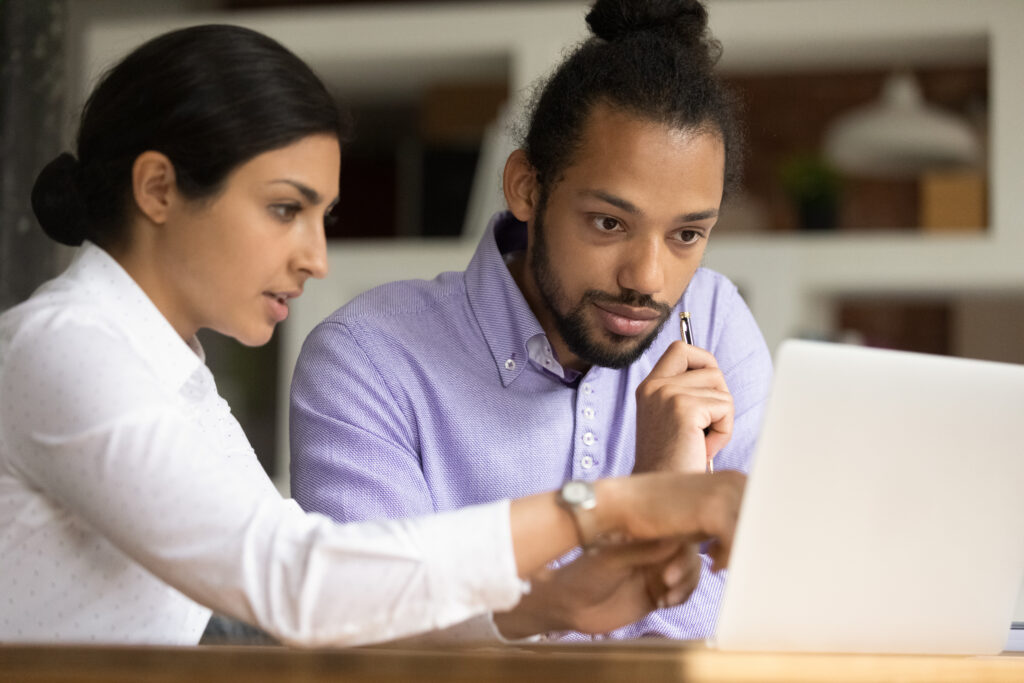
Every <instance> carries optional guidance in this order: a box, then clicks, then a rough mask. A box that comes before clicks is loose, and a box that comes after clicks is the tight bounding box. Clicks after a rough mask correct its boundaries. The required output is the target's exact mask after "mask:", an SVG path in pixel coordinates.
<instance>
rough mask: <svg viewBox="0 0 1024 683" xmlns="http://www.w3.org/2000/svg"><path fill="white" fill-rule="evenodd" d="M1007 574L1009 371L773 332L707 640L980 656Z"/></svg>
mask: <svg viewBox="0 0 1024 683" xmlns="http://www.w3.org/2000/svg"><path fill="white" fill-rule="evenodd" d="M1022 578H1024V366H1019V365H1009V364H1003V363H992V362H985V361H973V360H965V359H959V358H949V357H942V356H930V355H924V354H914V353H906V352H900V351H882V350H877V349H865V348H861V347H855V346H844V345H839V344H827V343H821V342H807V341H787V342H785V343H783V345H782V346H781V347H780V348H779V352H778V354H777V356H776V375H775V380H774V384H773V387H772V393H771V397H770V399H769V402H768V407H767V410H766V413H765V418H764V424H763V428H762V433H761V436H760V439H759V441H758V444H757V448H756V452H755V456H754V461H753V467H752V470H751V473H750V478H749V481H748V484H747V490H746V494H745V497H744V500H743V507H742V510H741V513H740V520H739V526H738V528H737V536H736V541H735V546H734V551H733V555H732V558H731V562H730V570H729V575H728V578H727V580H726V587H725V594H724V596H723V601H722V606H721V611H720V614H719V619H718V628H717V634H716V640H715V645H716V646H717V647H718V648H720V649H727V650H760V651H802V652H900V653H946V654H994V653H998V652H1000V651H1001V650H1002V649H1003V646H1004V645H1005V643H1006V641H1007V633H1008V632H1009V629H1010V623H1011V619H1012V613H1013V609H1014V605H1015V602H1016V598H1017V591H1018V588H1019V587H1020V585H1021V579H1022Z"/></svg>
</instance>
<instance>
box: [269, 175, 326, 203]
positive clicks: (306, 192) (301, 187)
mask: <svg viewBox="0 0 1024 683" xmlns="http://www.w3.org/2000/svg"><path fill="white" fill-rule="evenodd" d="M270 183H271V184H273V183H286V184H288V185H291V186H292V187H294V188H295V189H296V190H298V191H299V192H301V193H302V196H303V197H305V198H306V201H307V202H309V203H310V204H319V203H320V193H319V192H317V191H316V190H314V189H313V188H312V187H310V186H309V185H305V184H303V183H300V182H298V181H297V180H289V179H287V178H278V179H277V180H271V181H270Z"/></svg>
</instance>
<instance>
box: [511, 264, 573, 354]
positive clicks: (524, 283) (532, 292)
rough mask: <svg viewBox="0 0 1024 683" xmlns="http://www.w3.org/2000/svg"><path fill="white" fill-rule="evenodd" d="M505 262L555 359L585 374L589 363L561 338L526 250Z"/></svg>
mask: <svg viewBox="0 0 1024 683" xmlns="http://www.w3.org/2000/svg"><path fill="white" fill-rule="evenodd" d="M505 264H506V266H507V267H508V271H509V273H511V275H512V280H513V281H515V283H516V286H517V287H519V291H520V292H522V294H523V298H524V299H526V303H527V305H528V306H529V307H530V310H531V311H533V315H534V316H535V317H536V318H537V322H539V323H540V326H541V329H542V330H544V334H545V335H547V338H548V343H549V344H551V352H552V353H553V354H554V355H555V360H557V361H558V362H559V364H561V366H562V367H563V368H569V369H571V370H575V371H577V372H579V373H580V374H586V372H587V371H588V370H590V365H591V364H590V363H587V362H585V361H584V360H583V359H582V358H579V357H578V356H577V355H576V354H574V353H573V352H572V351H570V350H569V347H568V345H566V343H565V341H564V340H563V339H562V335H560V334H559V333H558V328H557V326H556V325H555V319H554V316H552V315H551V311H550V310H549V309H548V306H547V304H546V303H545V301H544V298H543V297H542V296H541V294H540V290H539V289H538V288H537V283H536V282H535V281H534V279H533V277H532V275H531V274H530V269H529V268H528V267H527V260H526V252H525V251H517V252H513V253H511V254H509V255H508V256H507V258H506V259H505Z"/></svg>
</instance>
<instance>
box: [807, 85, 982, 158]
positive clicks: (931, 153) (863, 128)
mask: <svg viewBox="0 0 1024 683" xmlns="http://www.w3.org/2000/svg"><path fill="white" fill-rule="evenodd" d="M824 150H825V157H826V158H827V159H828V160H829V162H831V163H832V165H833V166H835V167H836V168H837V169H839V170H840V171H843V172H844V173H847V174H849V175H860V176H867V177H879V178H913V177H916V176H918V175H919V174H921V173H922V172H923V171H925V170H929V169H934V168H937V167H939V168H942V167H951V166H968V165H973V164H976V163H978V161H979V159H980V157H981V146H980V144H979V143H978V139H977V135H976V134H975V131H974V130H973V129H972V128H971V126H970V125H969V124H968V123H967V122H966V121H965V120H963V119H961V118H959V117H957V116H955V115H953V114H951V113H948V112H946V111H944V110H942V109H940V108H938V107H935V106H932V105H930V104H928V103H927V102H925V100H924V97H923V96H922V95H921V88H920V86H919V85H918V83H917V80H916V79H915V78H914V77H913V75H911V74H910V73H909V72H905V71H901V72H896V73H894V74H892V75H891V76H889V78H888V79H887V80H886V82H885V84H884V86H883V89H882V96H881V98H880V99H879V100H878V101H877V102H875V103H872V104H868V105H866V106H862V107H858V108H857V109H854V110H853V111H850V112H849V113H847V114H844V115H842V116H841V117H840V118H838V119H837V120H836V121H835V122H834V123H833V124H832V125H831V126H830V127H829V129H828V130H827V131H826V134H825V141H824Z"/></svg>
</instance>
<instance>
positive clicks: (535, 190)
mask: <svg viewBox="0 0 1024 683" xmlns="http://www.w3.org/2000/svg"><path fill="white" fill-rule="evenodd" d="M502 189H504V191H505V201H506V202H508V208H509V210H510V211H511V212H512V214H513V215H514V216H515V217H516V218H518V219H519V220H521V221H522V222H524V223H528V222H530V220H531V219H532V218H533V215H534V212H535V211H536V210H537V199H538V197H539V196H540V186H539V185H538V183H537V171H536V169H534V168H533V165H532V164H530V162H529V160H528V159H527V158H526V152H524V151H523V150H521V149H517V150H516V151H514V152H512V154H510V155H509V157H508V161H506V162H505V173H504V174H503V175H502Z"/></svg>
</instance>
